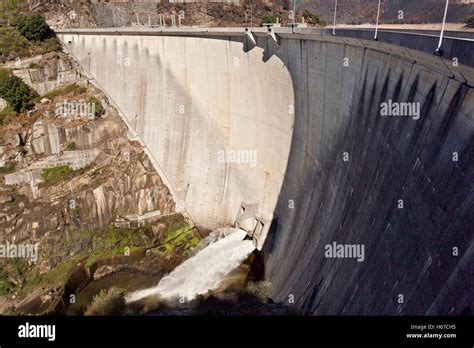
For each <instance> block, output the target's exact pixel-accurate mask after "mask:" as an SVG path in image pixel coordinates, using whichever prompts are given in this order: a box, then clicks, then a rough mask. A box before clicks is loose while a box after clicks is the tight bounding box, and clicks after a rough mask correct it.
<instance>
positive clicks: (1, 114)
mask: <svg viewBox="0 0 474 348" xmlns="http://www.w3.org/2000/svg"><path fill="white" fill-rule="evenodd" d="M16 115H17V113H16V112H15V110H13V109H12V108H11V106H10V105H7V107H6V108H5V109H3V110H2V111H0V126H2V125H3V123H4V122H5V119H6V118H7V117H13V116H16Z"/></svg>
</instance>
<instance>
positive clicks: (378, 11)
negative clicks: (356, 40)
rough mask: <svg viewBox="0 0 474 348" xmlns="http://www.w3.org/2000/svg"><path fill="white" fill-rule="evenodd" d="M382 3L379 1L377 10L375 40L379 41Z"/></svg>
mask: <svg viewBox="0 0 474 348" xmlns="http://www.w3.org/2000/svg"><path fill="white" fill-rule="evenodd" d="M380 2H381V0H379V7H378V8H377V23H376V24H375V36H374V39H375V40H377V33H378V30H379V17H380Z"/></svg>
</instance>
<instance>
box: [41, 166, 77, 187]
mask: <svg viewBox="0 0 474 348" xmlns="http://www.w3.org/2000/svg"><path fill="white" fill-rule="evenodd" d="M71 172H72V169H71V168H70V167H69V166H57V167H53V168H46V169H43V170H42V171H41V177H42V178H43V181H44V182H45V183H47V184H50V183H56V182H59V181H61V180H63V179H64V178H66V177H67V175H68V174H69V173H71Z"/></svg>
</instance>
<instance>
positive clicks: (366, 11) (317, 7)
mask: <svg viewBox="0 0 474 348" xmlns="http://www.w3.org/2000/svg"><path fill="white" fill-rule="evenodd" d="M297 3H298V5H297V8H298V9H299V10H301V11H302V10H304V9H310V10H312V11H314V12H316V13H318V14H320V15H321V17H322V18H323V19H324V20H326V21H327V22H328V23H332V21H333V16H334V0H318V1H316V0H300V1H297ZM377 4H378V1H377V0H338V22H339V23H346V24H358V23H367V22H375V18H376V17H377ZM445 4H446V1H445V0H417V1H413V0H388V1H387V0H385V1H382V5H381V22H382V23H440V22H441V21H442V20H443V14H444V8H445ZM399 11H403V20H399V19H398V15H399ZM473 14H474V3H471V4H466V3H461V1H450V5H449V11H448V16H447V21H448V22H456V23H460V22H464V21H465V20H466V19H467V17H469V16H472V15H473Z"/></svg>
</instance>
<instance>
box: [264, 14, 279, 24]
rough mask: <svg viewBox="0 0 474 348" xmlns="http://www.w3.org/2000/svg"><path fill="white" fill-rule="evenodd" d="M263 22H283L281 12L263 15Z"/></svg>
mask: <svg viewBox="0 0 474 348" xmlns="http://www.w3.org/2000/svg"><path fill="white" fill-rule="evenodd" d="M261 21H262V24H263V23H277V22H281V14H279V13H276V14H267V15H264V16H262V18H261Z"/></svg>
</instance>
